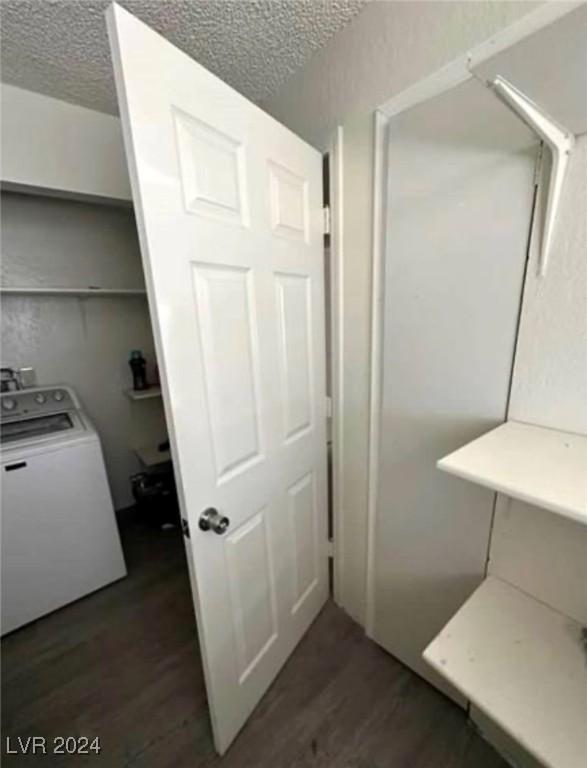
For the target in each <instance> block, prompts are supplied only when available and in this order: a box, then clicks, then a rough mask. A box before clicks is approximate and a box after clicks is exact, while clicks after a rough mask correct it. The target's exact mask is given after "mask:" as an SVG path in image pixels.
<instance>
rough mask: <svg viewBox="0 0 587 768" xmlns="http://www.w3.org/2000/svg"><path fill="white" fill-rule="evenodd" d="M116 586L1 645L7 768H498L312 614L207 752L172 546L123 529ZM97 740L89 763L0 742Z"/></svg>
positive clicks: (439, 708)
mask: <svg viewBox="0 0 587 768" xmlns="http://www.w3.org/2000/svg"><path fill="white" fill-rule="evenodd" d="M123 543H124V548H125V553H126V557H127V564H128V567H129V577H128V578H127V579H124V580H123V581H121V582H119V583H117V584H115V585H113V586H111V587H107V588H105V589H103V590H101V591H100V592H97V593H95V594H94V595H91V596H89V597H87V598H85V599H83V600H80V601H79V602H77V603H75V604H74V605H70V606H67V607H66V608H64V609H62V610H61V611H58V612H56V613H54V614H53V615H51V616H48V617H46V618H44V619H41V620H39V621H37V622H35V623H34V624H31V625H29V626H28V627H25V628H24V629H22V630H20V631H17V632H15V633H13V634H12V635H10V636H8V637H7V638H5V639H4V640H3V642H2V705H3V706H2V734H3V743H2V753H3V763H4V764H5V765H11V766H15V767H16V766H43V765H45V766H71V767H72V768H73V767H75V768H77V766H86V765H95V766H103V767H104V768H106V767H109V766H116V768H188V767H189V768H213V767H214V766H217V765H218V764H219V763H222V766H224V767H225V768H245V767H249V766H250V768H284V767H285V766H291V768H306V767H307V768H326V766H337V767H338V766H340V767H341V768H503V766H505V763H504V762H503V761H502V760H501V759H500V758H499V757H498V756H497V755H496V754H495V752H494V751H493V750H492V749H491V747H489V746H488V745H487V744H486V743H485V742H484V741H483V740H482V739H481V738H480V737H479V736H478V735H477V734H476V733H475V731H474V730H472V729H471V728H470V727H469V726H468V725H467V723H466V717H465V714H464V713H463V712H462V711H461V710H460V709H458V708H457V707H456V706H454V705H453V704H452V703H451V702H449V701H448V700H447V699H446V698H444V697H443V696H442V695H441V694H440V693H438V692H437V691H436V690H434V689H433V688H431V687H430V686H429V685H427V684H426V683H425V682H423V681H422V680H421V679H420V678H418V677H416V676H415V675H414V674H412V673H411V672H410V671H409V670H407V669H406V668H405V667H403V666H402V665H401V664H400V663H399V662H397V661H395V660H394V659H393V658H392V657H390V656H388V655H387V654H386V653H385V652H384V651H383V650H381V649H380V648H379V647H377V646H376V645H374V644H373V643H372V642H371V641H369V640H368V639H367V638H366V637H365V636H364V634H363V633H362V630H361V629H360V627H358V626H357V625H356V624H354V623H353V622H352V621H351V620H350V619H349V618H348V616H346V615H345V614H344V613H343V612H342V611H341V610H340V609H338V608H337V607H336V606H334V605H333V604H332V603H329V604H328V605H326V607H325V608H324V610H323V611H322V613H321V614H320V616H319V617H318V619H317V620H316V622H315V623H314V625H313V626H312V627H311V629H310V631H309V632H308V634H307V636H306V637H305V638H304V640H303V641H302V642H301V644H300V645H299V647H298V648H297V650H296V652H295V653H294V655H293V656H292V658H291V659H290V660H289V661H288V663H287V664H286V666H285V667H284V669H283V671H282V673H281V674H280V675H279V677H278V679H277V680H276V682H275V683H274V685H273V686H272V687H271V689H270V690H269V692H268V693H267V694H266V696H265V697H264V699H263V700H262V702H261V703H260V705H259V706H258V707H257V710H256V711H255V713H254V715H253V717H252V718H251V720H250V721H249V723H248V724H247V726H246V727H245V728H244V730H243V731H242V733H241V734H240V736H239V737H238V739H237V740H236V742H235V743H234V744H233V746H232V748H231V749H230V750H229V751H228V753H227V754H226V755H225V757H224V758H223V759H222V760H220V758H218V757H217V756H216V754H215V753H214V750H213V746H212V740H211V735H210V725H209V721H208V713H207V709H206V697H205V693H204V685H203V679H202V670H201V666H200V661H199V657H198V648H197V641H196V635H195V623H194V617H193V610H192V603H191V597H190V591H189V584H188V576H187V568H186V564H185V556H184V552H183V543H182V541H181V538H180V535H179V534H178V532H177V531H168V532H160V531H154V530H151V529H146V528H143V527H142V526H140V525H138V524H137V523H136V522H134V521H132V520H130V521H127V522H126V523H125V525H124V527H123ZM57 735H59V736H79V735H86V736H89V737H94V736H98V737H99V738H100V742H101V747H102V750H101V752H100V754H99V755H98V756H96V755H95V754H92V755H88V756H85V757H84V756H80V755H75V756H70V755H62V756H56V755H50V754H47V755H37V756H31V755H22V754H20V755H12V754H11V755H6V737H10V738H11V743H14V741H15V739H16V738H17V737H18V736H22V737H27V736H44V737H46V738H47V739H51V738H52V737H54V736H57Z"/></svg>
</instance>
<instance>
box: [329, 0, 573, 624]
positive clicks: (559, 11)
mask: <svg viewBox="0 0 587 768" xmlns="http://www.w3.org/2000/svg"><path fill="white" fill-rule="evenodd" d="M584 3H585V0H580V1H579V2H572V3H555V2H550V3H545V4H544V5H542V6H540V7H539V8H537V9H536V10H535V11H532V12H531V13H528V14H527V15H526V16H523V17H522V18H521V19H520V20H519V21H517V22H516V23H514V24H512V25H511V26H509V27H507V28H506V29H504V30H501V31H500V32H498V33H497V34H496V35H494V36H493V37H490V38H489V39H488V40H486V41H485V42H484V43H481V44H480V45H478V46H476V47H475V48H474V49H473V50H472V51H470V52H469V53H467V54H465V55H464V56H461V57H459V58H458V59H456V60H455V61H453V62H451V63H449V64H447V65H446V66H444V67H442V68H441V69H439V70H437V71H436V72H434V73H433V74H431V75H429V76H428V77H426V78H424V79H422V80H420V81H418V82H417V83H415V84H414V85H412V86H410V87H409V88H406V89H405V90H404V91H402V92H401V93H399V94H397V95H396V96H394V97H393V98H391V99H389V100H388V101H386V102H384V103H383V104H382V105H381V106H380V107H379V108H378V109H377V110H376V112H375V145H374V190H373V267H372V268H373V272H372V275H373V277H372V298H371V300H372V308H371V366H370V375H371V403H370V421H369V474H368V488H367V493H368V519H367V525H368V532H367V553H366V555H367V562H366V564H365V567H366V585H365V605H366V633H367V635H369V636H371V635H372V632H373V620H374V606H375V589H374V586H375V585H374V573H375V563H374V542H375V521H376V512H377V482H378V477H377V474H378V461H379V455H378V453H379V425H380V418H379V417H380V407H381V383H382V374H383V359H382V355H381V346H382V338H383V317H382V313H381V305H382V302H383V285H382V282H383V274H384V256H385V249H384V238H383V227H384V220H385V217H384V211H383V201H384V200H385V193H386V188H387V173H386V168H385V165H386V142H385V140H384V139H385V137H386V128H387V126H388V124H389V121H390V119H391V118H392V117H394V116H395V115H398V114H399V113H400V112H404V111H405V110H407V109H410V108H412V107H414V106H416V105H417V104H420V103H422V102H425V101H428V100H429V99H431V98H434V97H436V96H439V95H440V94H442V93H444V92H445V91H448V90H450V89H451V88H454V87H455V86H457V85H459V84H460V83H463V82H465V81H466V80H468V79H469V78H471V77H473V75H472V74H471V71H470V69H471V68H472V67H476V66H478V65H479V64H481V63H482V62H483V61H485V60H487V59H490V58H491V57H492V56H495V55H496V54H497V53H500V52H501V51H503V50H505V49H507V48H509V47H510V46H512V45H514V44H516V43H518V42H519V41H520V40H523V39H524V38H526V37H529V36H530V35H532V34H534V33H535V32H537V31H538V30H540V29H542V28H543V27H546V26H548V25H549V24H551V23H553V22H554V21H556V20H557V19H559V18H562V17H563V16H566V14H568V13H571V12H572V11H574V10H575V9H576V8H578V7H580V6H581V5H583V4H584ZM339 130H342V129H339ZM380 294H381V295H380ZM340 311H342V308H341V309H340ZM341 423H342V422H341ZM335 519H336V518H335ZM339 546H340V543H339ZM337 551H338V547H337ZM341 567H342V563H341V562H339V564H338V568H339V573H341V572H342V570H341ZM335 568H336V561H335ZM337 602H340V600H337Z"/></svg>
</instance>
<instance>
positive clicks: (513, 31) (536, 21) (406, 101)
mask: <svg viewBox="0 0 587 768" xmlns="http://www.w3.org/2000/svg"><path fill="white" fill-rule="evenodd" d="M584 2H585V0H580V1H579V2H572V3H556V2H550V3H544V5H541V6H540V7H539V8H537V9H536V10H534V11H531V12H530V13H528V14H526V15H525V16H522V18H521V19H519V20H518V21H516V22H514V23H513V24H511V25H510V26H509V27H506V28H505V29H502V30H500V31H499V32H497V33H496V34H495V35H494V36H493V37H490V38H489V39H488V40H485V41H484V42H483V43H480V44H479V45H477V46H475V48H473V49H472V50H471V51H469V52H468V53H466V54H464V55H463V56H460V57H459V58H458V59H455V60H454V61H451V62H450V63H449V64H446V65H445V66H444V67H442V68H441V69H438V70H437V71H436V72H433V73H432V74H431V75H429V76H428V77H425V78H424V79H423V80H419V81H418V82H417V83H414V85H411V86H409V87H408V88H406V89H405V90H403V91H402V92H401V93H398V94H397V95H396V96H394V97H393V98H391V99H389V101H386V102H385V103H384V104H382V105H381V106H380V107H379V111H380V112H383V114H384V115H386V116H387V117H388V118H391V117H393V116H394V115H398V114H399V113H400V112H404V111H405V110H406V109H410V108H411V107H415V106H416V105H417V104H421V103H422V102H424V101H428V100H429V99H432V98H434V97H436V96H440V95H441V94H442V93H444V92H445V91H449V90H450V89H451V88H454V87H455V86H457V85H460V83H463V82H465V81H466V80H468V79H469V78H470V77H472V75H471V71H470V70H471V69H472V68H473V67H478V66H479V65H480V64H482V63H483V62H484V61H487V60H488V59H491V58H492V57H493V56H495V55H496V54H498V53H500V52H501V51H504V50H506V49H507V48H510V47H511V46H512V45H514V44H515V43H518V42H519V41H520V40H523V39H524V38H525V37H528V36H529V35H532V34H533V33H534V32H537V31H538V30H540V29H542V28H543V27H546V26H548V25H549V24H552V22H554V21H556V20H557V19H560V18H561V17H563V16H566V15H567V14H568V13H571V12H572V11H574V10H576V9H577V8H579V7H580V6H581V5H583V4H584Z"/></svg>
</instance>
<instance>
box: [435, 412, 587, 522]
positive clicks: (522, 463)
mask: <svg viewBox="0 0 587 768" xmlns="http://www.w3.org/2000/svg"><path fill="white" fill-rule="evenodd" d="M437 467H438V468H439V469H441V470H443V471H444V472H448V473H449V474H451V475H456V476H457V477H461V478H463V479H465V480H470V481H471V482H474V483H478V484H479V485H483V486H485V487H486V488H492V489H493V490H495V491H499V492H500V493H505V494H506V495H508V496H511V497H513V498H515V499H521V500H522V501H525V502H528V503H529V504H535V505H536V506H538V507H543V508H544V509H548V510H550V511H551V512H555V513H556V514H559V515H563V516H564V517H570V518H571V519H573V520H577V521H578V522H580V523H585V524H587V437H586V436H583V435H576V434H573V433H570V432H560V431H558V430H555V429H546V428H545V427H537V426H534V425H532V424H522V423H521V422H517V421H508V422H506V423H505V424H502V425H501V426H500V427H497V429H494V430H492V431H491V432H488V433H487V434H486V435H483V436H482V437H480V438H478V439H477V440H473V442H472V443H468V444H467V445H465V446H464V447H463V448H459V450H458V451H455V452H454V453H451V454H449V455H448V456H445V457H444V458H443V459H441V460H440V461H439V462H438V464H437Z"/></svg>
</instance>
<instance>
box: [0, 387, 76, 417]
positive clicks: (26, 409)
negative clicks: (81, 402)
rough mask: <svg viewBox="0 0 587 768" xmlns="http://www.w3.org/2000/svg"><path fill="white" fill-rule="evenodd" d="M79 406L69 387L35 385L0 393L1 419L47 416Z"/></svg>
mask: <svg viewBox="0 0 587 768" xmlns="http://www.w3.org/2000/svg"><path fill="white" fill-rule="evenodd" d="M74 408H78V404H77V403H76V402H75V400H74V395H73V392H71V391H70V389H69V388H68V387H35V388H34V389H20V390H17V391H16V392H2V393H1V394H0V421H13V420H17V419H24V418H34V417H35V416H46V415H48V414H51V413H61V412H63V411H71V410H73V409H74Z"/></svg>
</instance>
